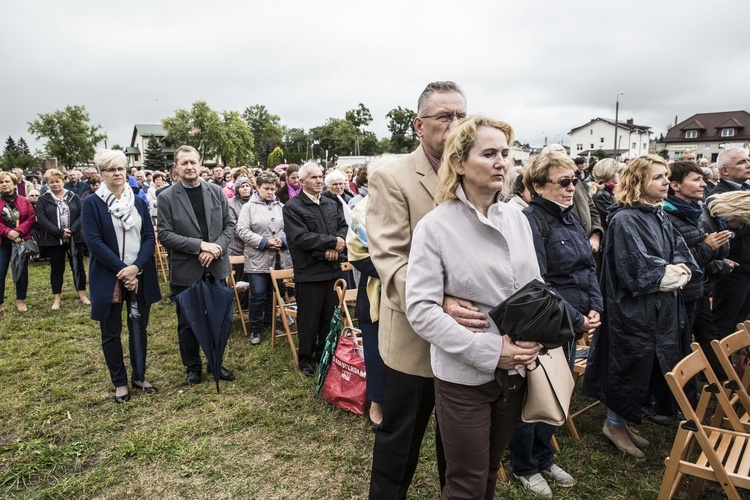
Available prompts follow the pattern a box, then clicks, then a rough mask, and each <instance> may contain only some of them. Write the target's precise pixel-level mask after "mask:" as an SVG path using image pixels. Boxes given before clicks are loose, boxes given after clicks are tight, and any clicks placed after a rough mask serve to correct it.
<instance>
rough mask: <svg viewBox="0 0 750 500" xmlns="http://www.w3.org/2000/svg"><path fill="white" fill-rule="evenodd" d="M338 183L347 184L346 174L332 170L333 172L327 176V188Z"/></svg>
mask: <svg viewBox="0 0 750 500" xmlns="http://www.w3.org/2000/svg"><path fill="white" fill-rule="evenodd" d="M336 181H339V182H347V177H346V174H345V173H344V172H342V171H341V170H331V172H330V173H329V174H328V175H326V187H327V186H330V185H331V184H333V183H334V182H336Z"/></svg>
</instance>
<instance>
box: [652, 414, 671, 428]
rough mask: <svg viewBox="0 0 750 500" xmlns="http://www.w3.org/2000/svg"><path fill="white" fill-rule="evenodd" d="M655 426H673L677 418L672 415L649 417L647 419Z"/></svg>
mask: <svg viewBox="0 0 750 500" xmlns="http://www.w3.org/2000/svg"><path fill="white" fill-rule="evenodd" d="M647 418H648V419H649V420H650V421H652V422H653V423H655V424H656V425H665V426H668V425H674V424H676V423H677V417H676V416H674V415H649V416H648V417H647Z"/></svg>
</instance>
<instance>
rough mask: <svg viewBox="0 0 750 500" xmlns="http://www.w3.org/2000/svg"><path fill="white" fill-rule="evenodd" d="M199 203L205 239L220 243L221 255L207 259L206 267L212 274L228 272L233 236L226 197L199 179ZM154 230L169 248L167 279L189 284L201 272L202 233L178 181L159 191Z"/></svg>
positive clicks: (174, 283)
mask: <svg viewBox="0 0 750 500" xmlns="http://www.w3.org/2000/svg"><path fill="white" fill-rule="evenodd" d="M200 186H201V189H202V190H203V205H204V209H205V213H206V218H207V221H206V222H207V225H208V241H210V242H212V243H216V244H217V245H219V246H221V248H222V250H223V252H222V254H221V257H220V258H219V259H217V260H214V261H213V262H211V265H210V266H208V270H209V271H210V272H211V274H212V275H213V276H215V277H216V278H219V279H224V278H226V277H227V276H229V256H228V255H227V249H228V248H229V244H230V243H231V242H232V238H234V232H235V222H234V218H233V217H232V215H231V213H230V212H229V204H228V203H227V198H226V196H225V195H224V193H223V192H222V190H221V188H220V187H219V186H217V185H215V184H208V183H207V182H205V181H203V180H201V183H200ZM158 204H159V213H158V216H157V231H158V237H159V242H161V244H162V245H164V247H165V248H168V249H170V250H171V251H172V252H171V254H172V267H171V272H170V282H171V283H172V285H176V286H190V285H192V284H193V283H195V282H196V281H198V280H199V279H200V278H201V277H202V276H203V272H204V268H203V266H201V264H200V262H199V261H198V254H200V245H201V241H202V235H201V230H200V226H199V225H198V219H197V218H196V217H195V212H194V211H193V207H192V205H190V199H189V198H188V196H187V193H186V192H185V188H184V187H183V185H182V183H180V182H179V181H178V182H176V183H174V184H173V185H172V187H170V188H169V189H166V190H164V191H162V192H161V193H159V196H158Z"/></svg>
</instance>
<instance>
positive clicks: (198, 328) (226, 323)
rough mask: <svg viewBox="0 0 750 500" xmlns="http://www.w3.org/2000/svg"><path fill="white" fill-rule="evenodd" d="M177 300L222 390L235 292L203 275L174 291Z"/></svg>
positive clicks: (217, 389) (217, 388)
mask: <svg viewBox="0 0 750 500" xmlns="http://www.w3.org/2000/svg"><path fill="white" fill-rule="evenodd" d="M175 300H176V301H177V303H178V304H179V305H180V308H181V309H182V311H183V313H184V314H185V318H186V319H187V321H188V324H189V325H190V329H191V330H193V335H195V338H196V339H197V340H198V343H199V344H200V346H201V348H202V349H203V353H204V354H205V355H206V360H207V361H208V365H209V366H210V367H211V370H212V372H213V375H214V381H216V392H220V391H219V377H220V373H221V363H222V360H223V359H224V350H225V349H226V347H227V341H228V340H229V334H230V332H231V330H232V320H233V319H234V316H233V315H234V309H233V302H232V301H233V300H234V293H233V292H232V290H230V289H229V288H227V287H226V286H224V285H222V284H220V283H218V282H217V281H216V280H215V279H213V278H208V277H204V278H203V279H201V280H198V281H197V282H195V283H193V284H192V285H191V286H190V287H188V288H186V289H185V290H183V291H182V292H180V293H178V294H177V295H175Z"/></svg>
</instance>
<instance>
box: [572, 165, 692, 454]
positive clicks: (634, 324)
mask: <svg viewBox="0 0 750 500" xmlns="http://www.w3.org/2000/svg"><path fill="white" fill-rule="evenodd" d="M668 176H669V167H668V165H667V162H666V161H665V160H664V159H663V158H661V157H660V156H655V155H648V156H640V157H638V158H636V159H634V160H633V161H632V162H631V163H630V165H628V168H627V169H626V170H625V171H624V172H623V174H622V177H621V179H620V184H619V185H618V186H617V189H616V190H615V201H616V203H617V206H616V207H615V208H614V209H613V210H612V211H611V213H610V216H609V229H607V238H606V241H605V244H604V257H603V260H602V272H601V279H600V285H601V288H602V292H603V294H604V296H605V300H604V312H603V314H602V327H601V328H600V329H599V331H598V332H597V334H596V335H594V340H593V342H592V345H591V350H590V352H589V358H588V366H587V368H586V376H585V377H584V380H583V388H584V393H585V394H586V395H587V396H589V397H594V398H597V399H599V400H600V401H601V402H602V403H604V404H605V405H606V406H607V420H606V422H605V423H604V427H603V429H602V432H603V433H604V435H605V436H606V437H607V438H608V439H609V440H610V441H612V443H613V444H614V445H615V446H616V447H617V449H618V450H620V451H623V452H625V453H627V454H629V455H631V456H634V457H638V458H642V457H644V454H643V452H642V451H641V450H640V448H642V447H643V446H645V445H646V444H647V443H648V442H647V441H645V440H643V438H640V437H638V436H637V435H635V434H633V433H632V432H631V431H630V429H628V427H627V425H626V424H625V422H626V421H630V422H635V423H640V422H641V417H642V408H643V406H644V404H646V403H647V402H648V401H649V400H650V398H651V397H652V396H654V397H655V398H656V401H657V404H658V407H657V410H658V411H657V414H658V415H667V414H671V413H673V412H674V405H673V403H672V401H673V398H672V396H671V393H670V391H669V387H668V386H667V384H666V380H665V379H664V374H665V373H667V372H668V371H669V370H671V369H672V368H673V367H674V365H675V364H676V363H677V362H678V361H679V360H680V359H681V358H682V356H681V351H680V342H681V338H682V334H683V331H684V329H685V328H686V327H687V314H686V312H685V306H684V304H683V302H682V297H681V296H680V293H679V290H680V288H681V287H683V286H684V285H685V284H686V283H687V282H688V281H690V278H691V276H695V275H698V276H700V275H702V273H701V271H700V269H699V268H698V266H697V264H696V263H695V260H694V259H693V257H692V255H691V254H690V250H688V248H687V245H686V244H685V240H684V239H683V238H682V236H680V234H679V233H678V232H677V231H676V230H675V229H674V227H673V226H672V224H671V223H670V222H669V219H668V218H667V216H666V214H664V211H663V209H662V202H663V201H664V199H665V198H666V197H667V193H668V187H669V178H668Z"/></svg>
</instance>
